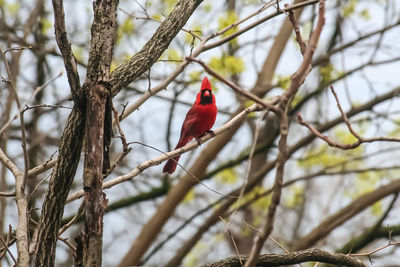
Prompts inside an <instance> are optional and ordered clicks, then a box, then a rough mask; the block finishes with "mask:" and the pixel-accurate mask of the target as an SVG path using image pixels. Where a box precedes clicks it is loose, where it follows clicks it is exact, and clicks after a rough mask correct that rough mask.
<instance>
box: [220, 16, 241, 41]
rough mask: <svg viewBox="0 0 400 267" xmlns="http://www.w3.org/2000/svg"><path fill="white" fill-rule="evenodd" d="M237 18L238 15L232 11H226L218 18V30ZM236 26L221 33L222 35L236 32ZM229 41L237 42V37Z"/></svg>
mask: <svg viewBox="0 0 400 267" xmlns="http://www.w3.org/2000/svg"><path fill="white" fill-rule="evenodd" d="M237 20H238V16H237V15H236V13H235V12H234V11H227V12H225V13H223V14H222V15H221V16H220V17H219V18H218V30H222V29H224V28H226V27H228V26H230V25H232V24H233V23H235V22H236V21H237ZM237 30H238V27H233V28H231V29H229V30H227V31H226V32H224V33H223V34H222V36H223V37H226V36H229V35H231V34H232V33H234V32H236V31H237ZM229 42H230V43H237V38H235V39H233V40H231V41H229Z"/></svg>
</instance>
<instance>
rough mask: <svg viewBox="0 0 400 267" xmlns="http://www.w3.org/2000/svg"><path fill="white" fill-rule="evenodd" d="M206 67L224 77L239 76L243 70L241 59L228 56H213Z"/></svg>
mask: <svg viewBox="0 0 400 267" xmlns="http://www.w3.org/2000/svg"><path fill="white" fill-rule="evenodd" d="M208 65H209V66H210V67H211V68H212V69H214V70H215V71H217V72H218V73H219V74H221V75H222V76H224V77H227V76H229V75H234V74H239V73H241V72H243V71H244V70H245V66H244V61H243V59H242V58H239V57H234V56H230V55H222V56H221V57H217V56H214V57H212V58H211V59H210V62H209V63H208Z"/></svg>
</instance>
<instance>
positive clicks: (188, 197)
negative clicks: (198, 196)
mask: <svg viewBox="0 0 400 267" xmlns="http://www.w3.org/2000/svg"><path fill="white" fill-rule="evenodd" d="M194 196H195V195H194V188H192V189H191V190H190V191H189V192H188V193H187V194H186V196H185V198H184V199H183V201H182V203H185V204H188V203H189V202H191V201H193V200H194Z"/></svg>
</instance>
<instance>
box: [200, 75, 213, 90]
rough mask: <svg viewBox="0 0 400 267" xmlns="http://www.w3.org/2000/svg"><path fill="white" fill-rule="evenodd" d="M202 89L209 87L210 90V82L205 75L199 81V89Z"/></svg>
mask: <svg viewBox="0 0 400 267" xmlns="http://www.w3.org/2000/svg"><path fill="white" fill-rule="evenodd" d="M204 89H209V90H211V91H212V89H211V84H210V81H209V80H208V78H207V76H206V77H204V79H203V82H202V83H201V90H204Z"/></svg>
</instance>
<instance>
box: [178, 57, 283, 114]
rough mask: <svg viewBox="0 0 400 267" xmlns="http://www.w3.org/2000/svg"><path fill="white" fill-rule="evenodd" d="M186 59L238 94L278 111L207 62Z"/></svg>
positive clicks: (190, 58)
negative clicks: (222, 74) (198, 65)
mask: <svg viewBox="0 0 400 267" xmlns="http://www.w3.org/2000/svg"><path fill="white" fill-rule="evenodd" d="M186 60H188V61H193V62H196V63H199V64H200V65H201V66H202V67H203V68H204V70H205V71H206V72H207V73H209V74H210V75H212V76H214V77H215V78H217V79H218V80H219V81H221V82H223V83H225V84H226V85H228V86H229V87H230V88H232V89H233V90H234V91H235V92H237V93H239V94H240V95H242V96H244V97H247V98H248V99H250V100H253V101H254V102H256V103H258V104H260V105H262V106H263V107H264V108H266V109H268V110H271V111H273V112H275V113H276V112H278V110H277V109H276V108H275V106H274V105H273V104H272V105H271V104H270V103H267V102H265V101H264V100H262V99H261V98H259V97H258V96H256V95H255V94H253V93H250V92H248V91H245V90H243V89H242V88H240V87H239V86H237V85H236V84H234V83H233V82H231V81H229V80H227V79H225V78H224V77H222V76H221V75H219V74H218V73H217V72H216V71H214V70H213V69H211V68H210V67H209V66H208V65H207V64H205V63H204V62H203V61H201V60H198V59H195V58H193V57H186Z"/></svg>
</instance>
